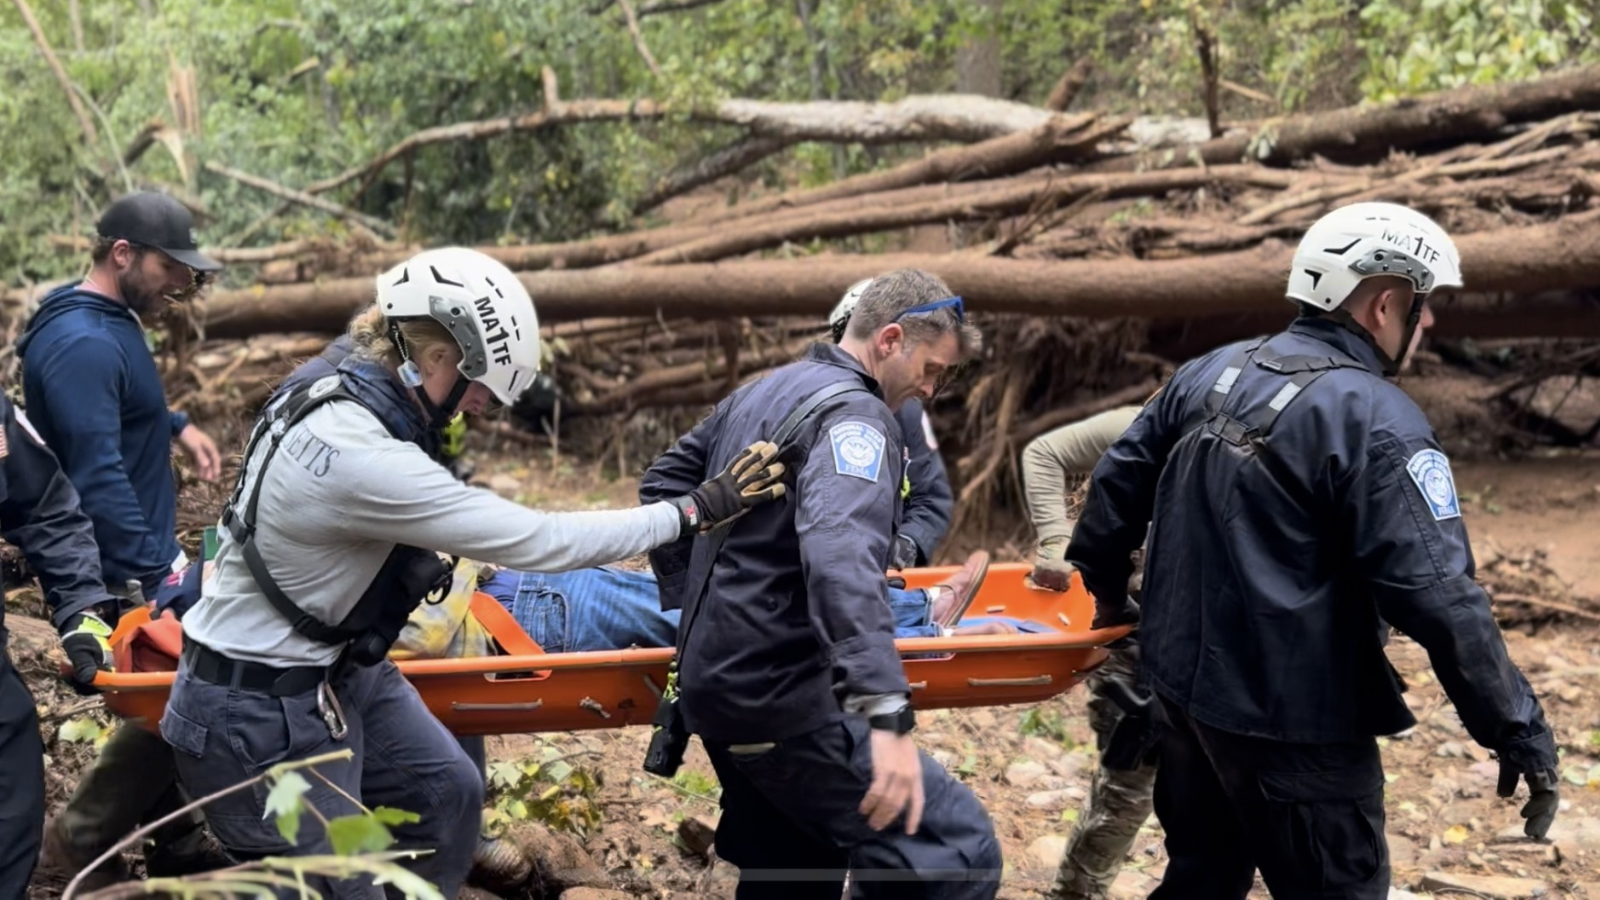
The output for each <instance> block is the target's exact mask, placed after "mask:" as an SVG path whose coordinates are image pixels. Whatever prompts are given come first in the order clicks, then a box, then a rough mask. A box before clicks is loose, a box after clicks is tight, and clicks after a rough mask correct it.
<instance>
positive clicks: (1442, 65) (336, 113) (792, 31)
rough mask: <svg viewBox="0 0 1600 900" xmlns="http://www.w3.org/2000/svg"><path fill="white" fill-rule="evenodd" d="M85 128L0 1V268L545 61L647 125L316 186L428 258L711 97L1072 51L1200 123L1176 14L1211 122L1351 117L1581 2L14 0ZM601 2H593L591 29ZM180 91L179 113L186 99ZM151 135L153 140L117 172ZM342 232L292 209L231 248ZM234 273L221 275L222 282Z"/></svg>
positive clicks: (1121, 96)
mask: <svg viewBox="0 0 1600 900" xmlns="http://www.w3.org/2000/svg"><path fill="white" fill-rule="evenodd" d="M32 5H33V8H34V11H35V12H36V14H37V15H38V17H39V20H40V24H41V27H42V28H43V30H44V32H45V34H46V36H47V37H48V39H49V41H50V43H51V45H52V46H53V47H54V49H55V50H56V53H57V55H58V56H59V57H60V59H61V61H62V64H63V65H64V66H65V68H66V71H67V74H68V76H69V77H70V79H71V81H72V82H73V84H74V85H75V86H76V87H75V90H81V93H82V96H83V97H84V99H85V103H86V105H87V107H88V109H89V111H90V112H89V115H90V117H91V119H92V120H93V122H94V127H95V129H96V131H97V132H98V134H97V137H96V139H95V141H94V142H93V143H86V142H85V139H84V138H83V136H82V133H81V129H80V126H79V123H78V120H77V118H76V117H75V116H74V115H73V113H72V110H71V107H70V106H69V105H68V103H67V98H66V96H65V94H64V92H63V89H62V87H61V85H60V84H59V83H58V82H57V81H56V79H55V77H54V75H53V74H52V73H51V71H50V69H49V67H48V66H47V65H46V64H45V62H44V59H43V57H42V55H41V54H40V52H39V50H38V48H37V46H36V45H35V42H34V39H33V36H32V34H31V33H30V32H29V30H28V29H27V28H26V27H25V26H24V24H23V22H22V19H21V16H20V14H19V13H18V12H17V11H16V9H15V8H14V6H13V5H12V4H3V5H0V79H3V81H4V83H5V84H6V90H5V91H0V132H3V133H4V134H5V135H6V142H7V146H6V150H7V165H6V166H4V167H0V210H3V211H4V215H3V216H0V273H3V275H0V277H3V278H4V279H5V280H7V281H17V280H24V279H46V278H52V277H59V276H63V275H67V274H70V273H73V272H76V271H79V270H81V266H82V258H81V254H77V253H71V252H62V251H60V250H58V249H55V248H54V247H53V245H52V244H51V242H50V240H49V238H50V236H51V235H83V234H86V233H88V232H89V230H90V228H91V227H92V223H93V221H94V218H95V216H96V215H97V213H98V211H99V210H100V209H101V208H102V207H103V206H104V204H105V203H106V202H107V201H108V200H109V198H110V197H111V196H112V195H113V194H115V193H119V192H122V191H125V190H127V189H129V188H131V187H157V188H160V189H165V190H172V191H177V192H180V193H181V195H183V196H185V197H189V198H192V199H193V201H194V202H195V203H196V204H197V205H198V206H199V207H200V208H201V209H202V210H203V211H204V215H202V216H201V217H200V230H201V237H202V239H203V241H204V242H206V243H209V244H213V245H228V244H233V243H236V240H235V236H237V235H238V234H240V233H241V232H243V231H245V230H246V229H247V228H249V227H250V226H251V225H252V223H255V222H256V221H257V220H258V219H260V218H261V217H263V216H264V215H266V214H267V213H269V212H271V211H273V210H275V209H277V208H278V206H279V204H280V201H279V200H278V199H277V198H275V197H272V196H269V195H266V194H264V193H262V192H260V191H257V190H255V189H253V188H248V187H245V186H243V185H240V184H237V183H235V182H233V181H230V180H228V179H226V178H223V177H221V176H218V175H215V174H212V173H210V172H207V171H205V170H204V169H203V163H205V162H207V161H215V162H220V163H223V164H225V165H228V166H230V167H233V168H236V169H240V170H243V171H246V172H250V173H253V174H256V175H260V176H262V177H265V178H269V179H272V180H274V181H277V182H279V183H281V184H284V185H287V186H291V187H304V186H306V185H309V184H312V183H314V182H316V181H318V180H321V179H326V178H329V177H331V176H334V175H337V174H339V173H340V172H343V171H345V170H346V169H348V168H350V167H351V166H354V165H357V164H359V163H360V162H361V161H364V160H367V159H370V158H372V157H373V156H374V155H375V154H377V153H379V152H381V151H382V150H384V149H385V148H387V147H390V146H392V145H393V144H395V143H396V142H398V141H400V140H402V139H404V138H405V137H407V136H408V135H411V134H413V133H415V132H417V131H419V130H422V129H425V128H430V127H435V126H440V125H447V124H451V123H458V122H467V121H473V120H483V119H489V118H497V117H502V116H507V115H515V114H523V113H531V112H536V111H538V110H539V109H540V108H542V104H543V102H544V94H543V84H542V79H541V76H540V73H541V70H542V69H543V68H544V67H546V66H548V67H549V68H550V69H551V70H553V71H554V73H555V74H556V76H557V78H558V80H559V83H560V87H561V94H562V97H563V98H565V99H578V98H619V99H631V98H653V99H658V100H665V101H667V102H669V103H671V104H673V105H674V109H676V110H678V111H679V112H678V113H677V114H676V115H674V116H672V117H670V118H668V119H666V120H661V121H644V122H638V123H631V124H617V123H605V122H601V123H591V124H583V125H572V126H567V127H561V128H553V129H547V130H544V131H539V132H534V133H526V132H525V133H518V134H511V135H503V136H500V137H496V138H494V139H491V140H484V141H458V142H445V143H440V144H435V145H431V146H428V147H424V148H421V149H419V150H417V151H416V152H415V153H414V154H412V155H411V156H410V157H409V158H407V159H402V160H397V161H396V162H395V163H394V164H393V165H391V166H389V167H388V168H387V169H386V170H385V171H384V172H383V173H382V174H381V175H380V176H379V177H377V178H375V179H373V181H372V183H371V184H367V185H363V184H362V183H361V180H360V179H357V180H356V181H354V182H351V183H349V184H347V185H345V186H343V187H341V188H338V189H336V190H334V191H332V192H331V193H329V194H328V196H329V198H330V199H333V200H336V201H337V202H340V203H342V204H346V205H349V206H353V207H355V208H358V209H359V210H361V211H362V212H365V213H368V214H370V215H374V216H378V217H380V218H384V219H386V220H388V221H392V222H397V223H401V224H403V226H404V231H405V233H406V235H407V236H408V237H410V238H413V239H416V240H420V241H424V242H434V243H437V242H442V241H451V242H460V243H494V242H513V241H529V240H564V239H571V238H575V237H580V236H582V235H583V234H584V233H586V232H588V231H590V230H591V229H593V228H594V227H595V226H596V225H597V224H601V225H604V224H606V223H616V222H620V221H623V220H625V219H627V218H628V217H629V215H630V214H631V210H632V208H633V205H634V202H635V200H636V198H638V197H639V196H640V195H641V194H643V193H644V192H645V191H647V190H648V189H649V188H650V186H651V185H652V184H653V183H654V181H655V179H657V178H658V177H659V176H661V175H662V174H663V173H665V172H667V171H669V170H670V169H671V168H672V167H674V166H676V165H678V164H680V163H685V162H689V161H692V160H695V159H697V158H699V157H701V156H702V155H704V154H705V153H706V152H707V151H708V150H710V149H713V148H716V147H720V146H722V145H724V144H726V143H728V142H729V141H731V140H734V139H735V138H737V137H738V136H739V131H738V129H734V128H729V127H725V126H711V125H706V124H704V123H700V122H694V121H691V112H692V110H694V109H695V108H698V107H703V106H705V105H706V104H708V103H711V102H713V101H715V100H717V99H719V98H725V97H756V98H763V99H771V100H812V99H858V100H895V99H898V98H900V97H904V96H906V95H908V94H914V93H929V92H938V91H948V90H951V89H953V88H954V87H955V85H956V83H957V68H958V66H957V52H958V51H959V50H961V49H962V48H963V47H964V46H965V45H968V44H970V43H972V42H973V41H975V40H980V39H986V38H993V39H995V40H996V41H997V43H998V45H999V50H1000V55H1001V63H1002V68H1003V85H1004V91H1005V93H1006V94H1007V95H1008V96H1010V97H1013V98H1016V99H1019V100H1024V101H1028V102H1035V103H1037V102H1040V101H1042V100H1043V99H1044V98H1045V96H1046V95H1047V94H1048V93H1049V91H1050V88H1051V87H1052V85H1053V84H1054V83H1055V81H1056V80H1057V78H1059V77H1060V75H1061V73H1062V72H1063V71H1064V70H1065V69H1066V68H1067V66H1068V65H1070V64H1071V63H1072V62H1073V61H1075V60H1078V59H1083V58H1088V59H1091V60H1093V61H1094V63H1095V66H1096V72H1095V75H1094V77H1093V78H1092V79H1091V81H1090V83H1089V87H1088V89H1087V91H1086V93H1085V95H1084V96H1083V97H1082V98H1081V99H1080V100H1079V101H1078V104H1077V105H1078V107H1080V108H1098V109H1107V110H1111V111H1119V112H1130V111H1140V112H1150V113H1171V114H1180V115H1189V116H1194V115H1200V114H1201V113H1202V109H1201V90H1200V84H1201V80H1200V76H1199V67H1198V62H1197V56H1196V51H1195V32H1194V28H1195V26H1196V24H1197V23H1198V24H1200V25H1202V26H1204V27H1206V28H1207V29H1208V30H1210V31H1211V32H1213V33H1214V34H1215V36H1216V38H1217V46H1218V53H1219V64H1220V67H1221V74H1222V76H1223V77H1224V78H1227V79H1228V80H1229V81H1231V82H1234V83H1237V84H1239V85H1243V86H1244V87H1245V88H1246V89H1247V90H1248V91H1252V92H1257V93H1258V94H1259V95H1262V96H1264V97H1266V98H1268V99H1267V100H1263V99H1260V98H1259V97H1257V98H1252V97H1250V96H1246V95H1245V94H1244V93H1240V92H1236V91H1232V90H1225V91H1224V92H1223V94H1222V113H1223V116H1224V118H1228V119H1247V118H1248V119H1256V118H1262V117H1266V116H1272V115H1277V114H1280V113H1286V112H1293V111H1296V110H1301V109H1321V108H1328V107H1332V106H1338V105H1344V104H1347V103H1350V102H1354V101H1356V100H1358V99H1361V98H1362V97H1363V96H1366V97H1371V98H1382V97H1387V96H1392V95H1396V94H1405V93H1412V92H1416V91H1424V90H1430V89H1433V88H1438V87H1448V86H1451V85H1455V84H1462V83H1469V82H1470V83H1477V82H1486V81H1497V80H1504V79H1509V78H1520V77H1525V76H1527V75H1531V74H1534V73H1535V72H1538V71H1541V70H1544V69H1548V68H1549V67H1551V66H1554V65H1558V64H1560V63H1563V62H1569V61H1577V60H1592V59H1595V58H1597V57H1596V55H1597V52H1600V51H1597V49H1596V48H1597V44H1600V40H1597V38H1596V36H1595V27H1594V25H1595V23H1594V22H1593V20H1592V18H1591V16H1592V12H1593V2H1592V0H1494V2H1490V0H1368V2H1362V3H1358V2H1355V0H1140V2H1137V3H1133V2H1127V0H1075V2H1072V3H1062V2H1059V0H1006V2H1005V3H1003V4H1002V6H1001V7H1000V8H999V12H998V14H995V13H993V12H991V8H990V6H989V4H987V3H976V2H972V0H788V2H783V3H772V2H769V0H721V2H718V3H714V4H711V5H708V6H704V7H701V8H698V9H695V10H693V11H689V12H679V13H672V14H666V15H659V16H650V17H648V18H646V19H644V20H641V23H640V28H641V30H642V32H643V35H644V38H645V40H646V41H647V42H648V44H649V45H650V48H651V50H652V52H653V53H654V55H655V57H656V59H657V60H658V61H659V63H660V66H661V70H662V75H661V77H660V78H659V79H658V78H657V77H656V76H655V75H653V74H652V73H651V72H650V71H649V70H648V69H647V67H646V66H645V65H644V63H643V62H642V61H641V59H640V56H639V54H638V52H637V51H636V50H635V48H634V46H633V42H632V39H631V38H630V36H629V35H628V32H627V29H626V28H625V27H624V25H623V22H622V17H621V15H620V13H619V12H618V11H617V10H616V9H614V8H609V7H607V5H606V4H598V5H597V4H596V3H595V2H594V0H540V2H538V3H532V4H530V3H526V2H523V0H370V2H363V3H353V2H349V0H162V2H160V3H148V2H141V0H78V3H77V4H76V6H77V8H78V9H79V10H80V13H81V15H80V24H81V35H82V43H81V47H80V46H79V42H78V39H77V37H76V36H75V31H74V27H73V24H72V21H71V19H70V17H69V14H68V9H69V5H68V4H66V3H38V2H35V3H33V4H32ZM597 6H598V7H605V8H603V9H600V11H598V12H596V11H595V9H596V8H597ZM191 86H192V98H193V102H190V101H188V100H183V99H181V98H185V97H188V96H190V93H191V92H190V87H191ZM152 121H161V122H164V123H166V124H167V125H169V126H173V128H174V130H173V131H172V132H170V133H169V134H168V135H167V137H168V138H169V140H167V141H165V142H161V143H158V144H157V145H156V146H155V147H154V148H152V149H151V150H149V151H147V152H146V153H144V154H143V155H142V156H141V157H139V158H138V159H137V160H136V161H135V162H133V163H131V164H128V165H123V164H122V163H121V162H120V160H121V158H122V155H123V151H124V149H125V148H126V147H127V146H128V144H129V143H130V142H131V141H132V139H133V138H134V136H135V135H137V134H139V133H140V132H141V130H142V129H144V128H145V126H146V125H147V124H148V123H150V122H152ZM916 152H920V149H919V148H901V149H894V148H882V147H857V146H851V147H834V146H822V145H814V144H803V145H800V146H798V147H796V148H794V149H792V150H790V151H787V152H786V153H784V154H780V155H779V156H777V157H774V158H772V159H769V160H767V161H765V162H764V163H762V164H760V165H759V166H757V167H756V168H755V169H754V173H755V174H756V175H757V176H758V177H762V178H766V179H769V180H771V181H773V182H774V183H776V182H778V181H780V180H781V181H782V182H783V183H785V184H795V183H800V184H814V183H818V182H821V181H826V180H830V179H834V178H838V177H840V176H843V175H849V174H853V173H856V172H861V171H867V170H870V169H874V168H879V167H883V166H887V165H891V164H893V163H894V162H895V161H897V160H898V159H901V158H904V157H905V156H906V155H907V154H910V153H916ZM346 233H347V226H346V225H344V224H343V223H341V222H339V221H337V220H334V219H330V218H329V217H328V216H326V215H324V214H322V213H319V212H314V211H308V210H303V209H293V210H291V211H290V212H288V213H287V214H284V215H279V216H276V217H274V218H271V219H270V220H268V224H267V225H266V226H265V227H263V228H260V229H258V230H256V231H255V232H254V236H253V237H252V239H251V243H264V242H270V241H274V240H280V239H289V238H297V237H306V236H316V235H329V236H333V237H341V236H344V235H345V234H346ZM251 275H252V273H250V272H249V271H243V270H241V271H236V272H232V273H229V274H228V276H227V277H228V278H229V279H232V280H234V281H235V282H237V281H240V280H245V279H248V278H249V277H251Z"/></svg>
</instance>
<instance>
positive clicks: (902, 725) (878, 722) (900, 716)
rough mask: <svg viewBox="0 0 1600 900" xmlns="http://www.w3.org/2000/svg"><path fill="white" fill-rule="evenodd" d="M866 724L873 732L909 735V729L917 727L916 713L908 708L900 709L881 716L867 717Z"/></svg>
mask: <svg viewBox="0 0 1600 900" xmlns="http://www.w3.org/2000/svg"><path fill="white" fill-rule="evenodd" d="M867 724H868V725H869V726H871V727H872V730H873V731H892V732H894V733H895V734H910V733H911V729H913V728H916V727H917V716H916V713H913V712H912V711H911V707H910V706H904V707H901V709H900V711H899V712H893V713H885V714H884V715H881V716H867Z"/></svg>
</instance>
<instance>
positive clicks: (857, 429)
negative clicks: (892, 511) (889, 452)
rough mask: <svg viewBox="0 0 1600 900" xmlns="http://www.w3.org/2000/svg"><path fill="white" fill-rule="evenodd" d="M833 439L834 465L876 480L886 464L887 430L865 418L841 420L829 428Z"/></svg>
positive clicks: (847, 473)
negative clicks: (884, 458)
mask: <svg viewBox="0 0 1600 900" xmlns="http://www.w3.org/2000/svg"><path fill="white" fill-rule="evenodd" d="M828 438H829V439H830V440H832V441H833V469H834V471H836V472H838V473H839V474H840V475H850V476H852V477H855V478H860V479H861V480H863V481H871V482H876V481H877V480H878V470H879V469H880V468H882V467H883V446H884V443H885V441H884V438H883V432H881V431H879V430H878V429H876V428H873V427H872V426H871V425H868V424H867V423H865V422H841V423H840V424H838V425H835V426H833V427H832V428H831V429H829V430H828Z"/></svg>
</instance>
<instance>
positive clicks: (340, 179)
mask: <svg viewBox="0 0 1600 900" xmlns="http://www.w3.org/2000/svg"><path fill="white" fill-rule="evenodd" d="M17 2H22V0H17ZM546 101H547V102H546V107H545V109H544V110H543V111H541V112H536V113H527V114H524V115H513V116H505V117H503V118H498V119H485V120H482V121H476V122H457V123H455V124H452V125H441V126H438V127H436V128H427V129H423V130H422V131H419V132H417V133H415V134H413V135H411V136H410V137H407V138H406V139H404V140H402V141H400V142H399V143H397V144H394V145H393V146H391V147H390V148H389V149H387V150H385V151H383V152H382V153H380V154H379V155H378V156H377V157H375V158H374V159H372V160H371V161H369V162H365V163H362V164H361V165H359V166H355V167H353V168H351V169H347V170H345V171H344V172H341V173H340V174H338V175H335V176H333V177H332V178H326V179H323V180H322V181H318V182H315V183H313V184H310V185H307V186H306V188H305V192H306V193H308V194H322V193H326V192H327V191H330V190H333V189H334V188H336V187H339V186H341V185H344V184H348V183H349V182H352V181H355V180H356V179H358V178H360V179H364V180H365V181H368V182H370V181H371V180H372V179H373V178H374V177H376V176H377V175H378V173H379V172H381V171H382V170H383V169H384V168H385V167H386V166H388V165H389V163H391V162H394V161H395V160H396V159H399V158H400V157H401V156H403V155H404V154H406V153H410V152H411V151H413V150H416V149H417V148H419V147H426V146H429V145H432V144H442V143H449V142H452V141H481V140H487V139H489V138H492V137H499V136H500V135H503V134H510V133H512V132H519V131H540V130H543V129H546V128H552V127H556V126H561V125H574V124H578V123H581V122H627V121H637V120H640V119H660V118H665V117H666V116H669V115H674V114H677V113H682V112H685V110H683V109H682V108H681V107H674V106H672V105H671V104H668V103H662V102H659V101H656V100H557V101H554V102H551V101H550V98H548V97H547V98H546ZM687 115H688V117H689V118H690V119H692V120H695V121H699V122H716V123H720V124H723V125H739V126H742V127H744V128H746V129H749V131H750V133H751V135H753V136H755V137H769V138H781V139H784V140H788V141H791V142H796V143H798V142H800V141H823V142H828V143H859V144H895V143H905V142H910V141H966V142H971V141H982V140H987V139H989V138H993V137H999V136H1001V135H1005V134H1015V133H1017V132H1019V131H1027V130H1029V129H1032V128H1037V127H1039V126H1040V125H1041V124H1043V123H1044V122H1045V121H1046V120H1047V119H1049V117H1050V116H1051V115H1053V113H1051V112H1050V111H1049V110H1045V109H1040V108H1038V107H1036V106H1028V105H1027V104H1024V103H1014V102H1012V101H1009V100H993V99H990V98H988V97H974V96H970V95H965V94H930V95H917V96H911V97H906V98H904V99H901V100H897V101H895V102H893V103H863V102H856V101H846V100H821V101H815V102H811V103H779V102H772V101H766V100H744V99H729V100H722V101H719V102H717V103H714V104H712V105H710V106H708V107H705V108H701V109H691V110H687Z"/></svg>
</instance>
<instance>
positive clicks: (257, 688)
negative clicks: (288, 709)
mask: <svg viewBox="0 0 1600 900" xmlns="http://www.w3.org/2000/svg"><path fill="white" fill-rule="evenodd" d="M183 662H184V664H185V665H187V666H188V667H189V673H190V674H191V675H193V676H194V677H196V678H198V679H200V680H201V681H208V682H210V683H212V684H216V685H221V686H222V687H225V688H229V689H231V690H240V691H251V692H253V693H257V694H266V695H268V696H270V697H290V696H293V695H295V694H304V693H305V692H307V691H310V690H314V689H315V688H316V686H317V685H319V684H321V683H322V681H323V680H324V679H325V678H327V675H328V667H327V666H295V667H293V668H288V669H280V668H278V667H277V666H269V665H266V664H265V663H254V662H244V661H242V660H237V659H230V658H228V657H226V656H223V655H222V654H221V653H218V652H217V651H215V650H212V649H211V648H209V647H207V646H205V645H203V644H200V643H198V642H196V641H193V640H190V639H189V637H188V636H187V635H185V636H184V639H183Z"/></svg>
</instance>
